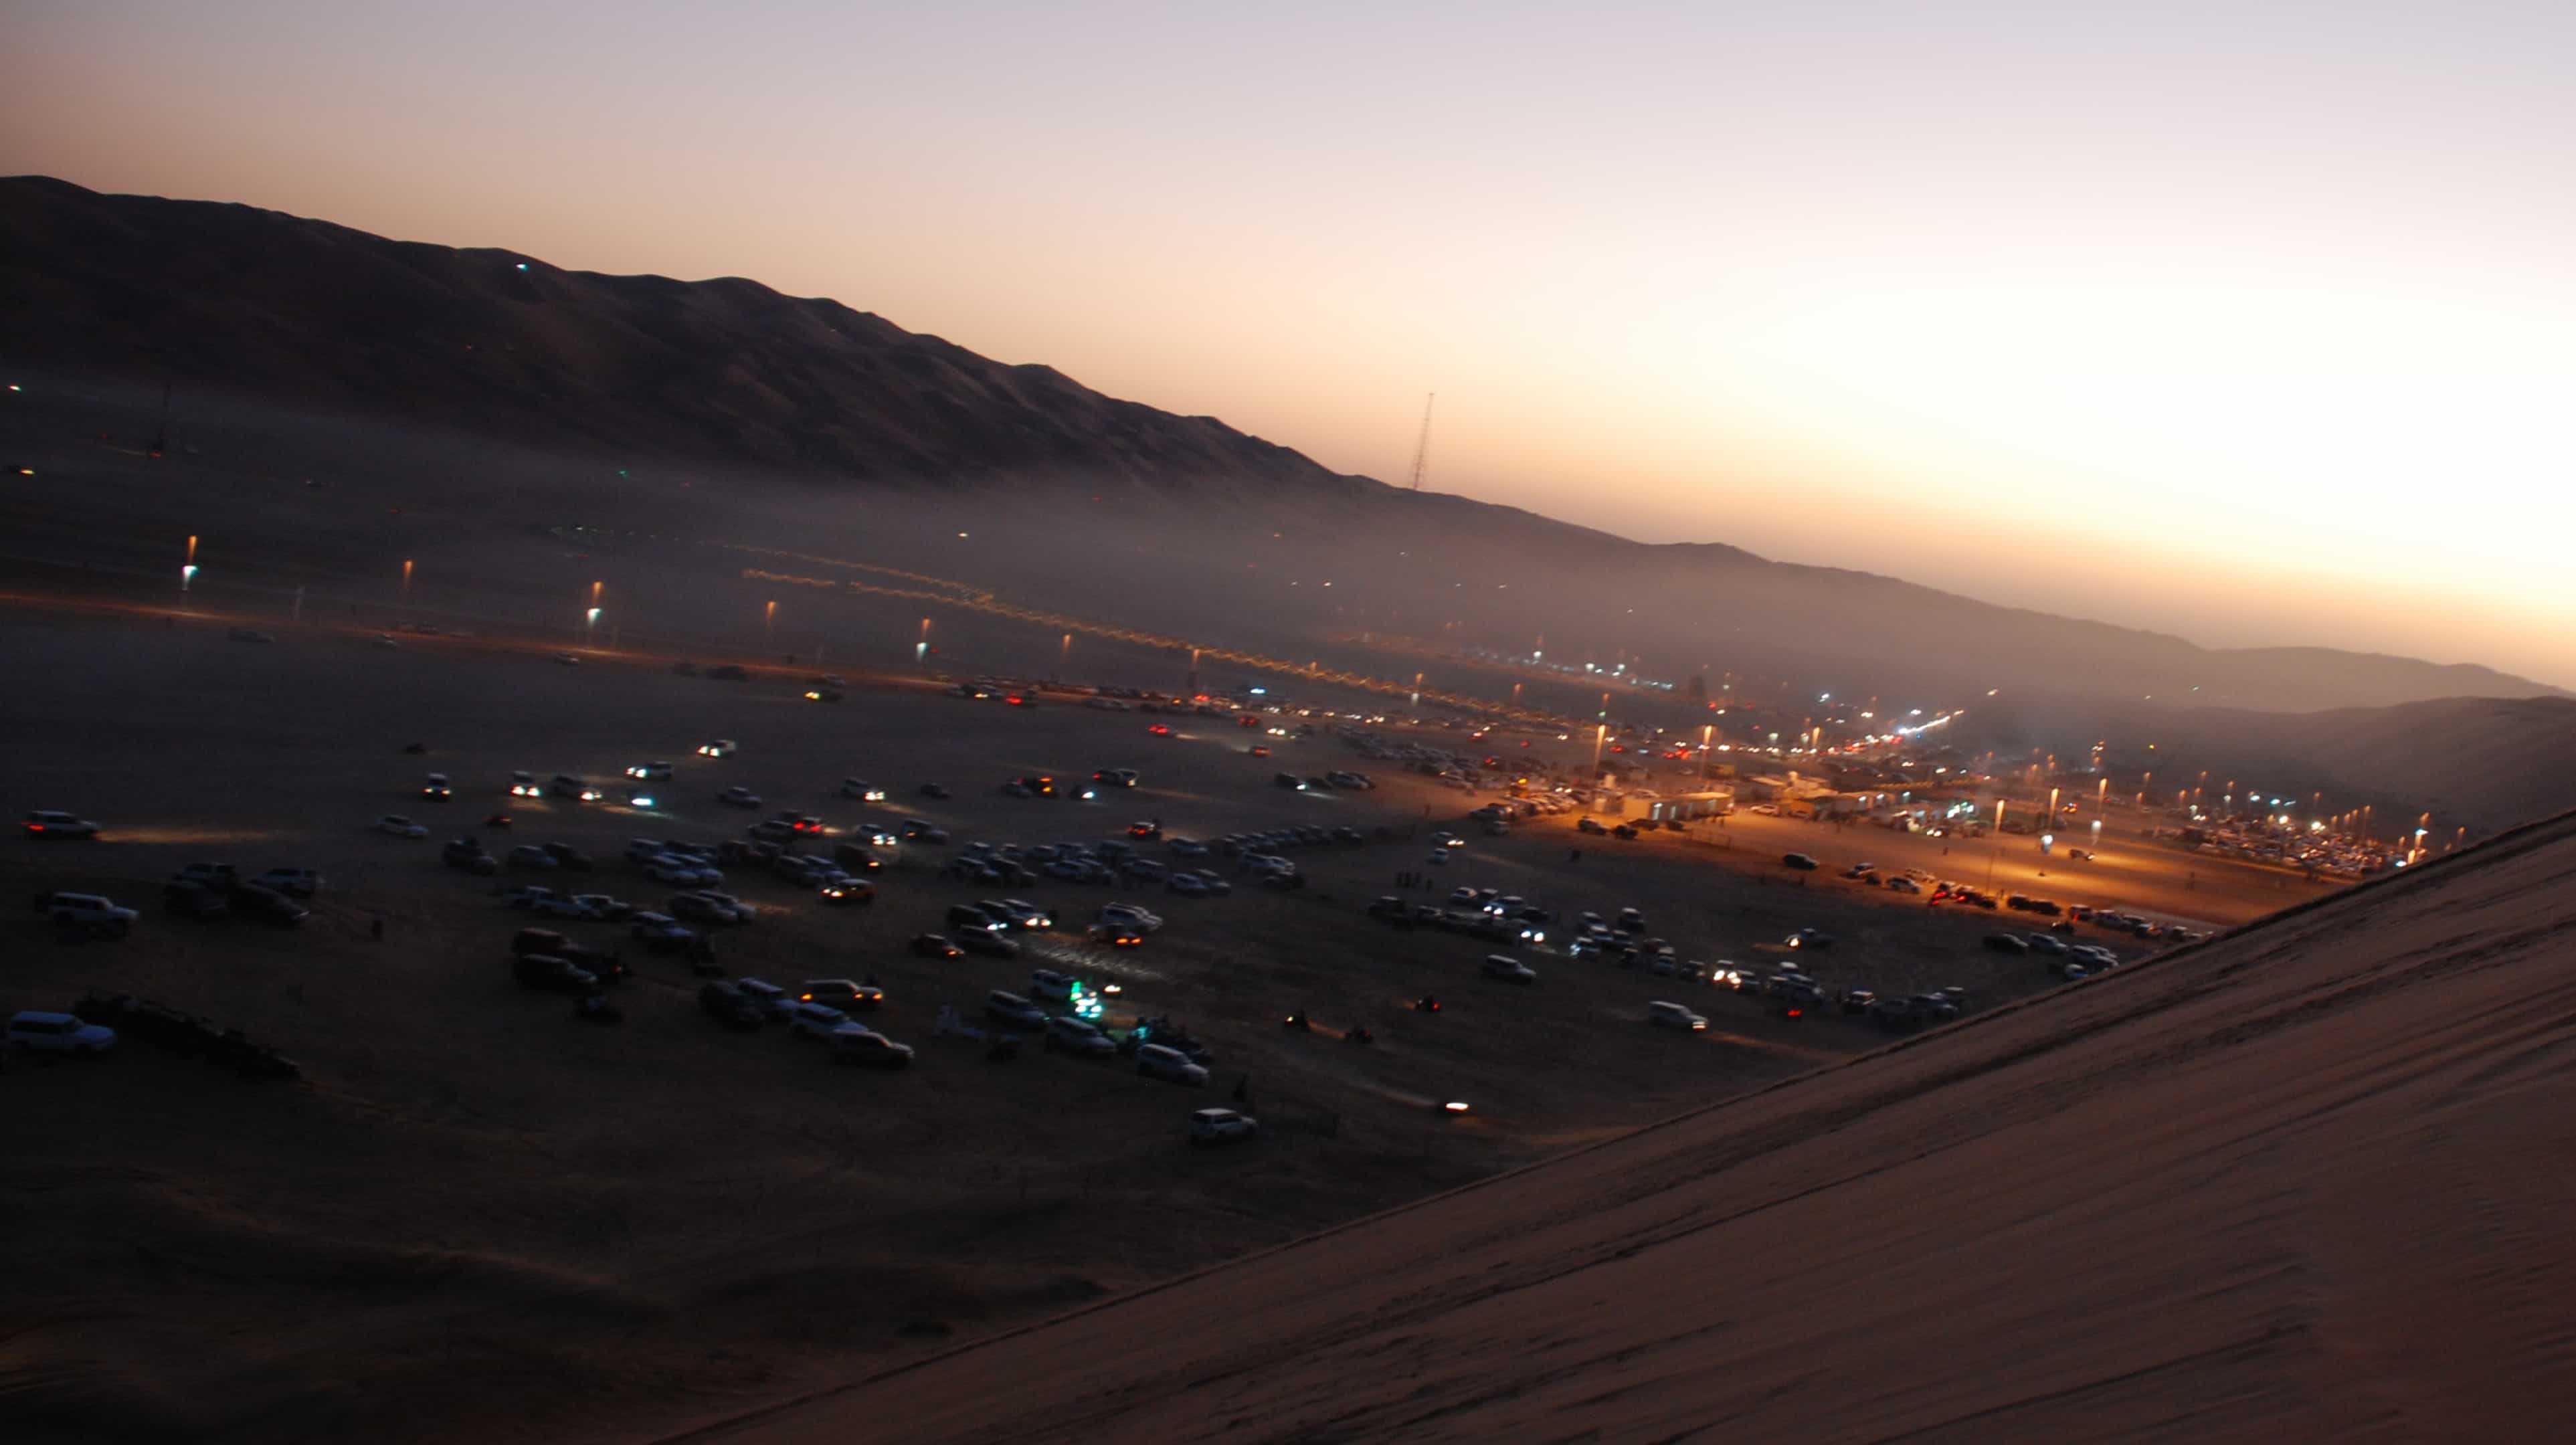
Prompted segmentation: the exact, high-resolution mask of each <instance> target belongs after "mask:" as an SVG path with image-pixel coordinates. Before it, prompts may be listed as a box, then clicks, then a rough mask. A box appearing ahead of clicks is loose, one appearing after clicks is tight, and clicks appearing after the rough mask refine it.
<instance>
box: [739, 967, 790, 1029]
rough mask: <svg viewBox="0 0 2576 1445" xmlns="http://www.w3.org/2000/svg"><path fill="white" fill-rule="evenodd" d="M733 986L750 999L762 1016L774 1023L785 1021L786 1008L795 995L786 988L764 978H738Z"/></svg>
mask: <svg viewBox="0 0 2576 1445" xmlns="http://www.w3.org/2000/svg"><path fill="white" fill-rule="evenodd" d="M733 986H734V987H735V988H738V989H740V990H742V996H743V997H744V998H747V999H749V1000H751V1002H752V1006H753V1007H754V1008H757V1009H759V1010H760V1015H761V1017H762V1018H765V1019H768V1020H770V1021H772V1022H774V1023H783V1022H785V1021H786V1019H787V1010H788V1009H789V1008H790V1007H791V1006H793V1005H794V1004H795V1002H796V999H795V997H794V996H793V995H791V994H789V993H788V992H787V990H785V989H783V988H780V987H779V986H778V985H776V984H774V983H771V982H770V981H769V980H767V979H765V978H738V979H735V980H734V985H733Z"/></svg>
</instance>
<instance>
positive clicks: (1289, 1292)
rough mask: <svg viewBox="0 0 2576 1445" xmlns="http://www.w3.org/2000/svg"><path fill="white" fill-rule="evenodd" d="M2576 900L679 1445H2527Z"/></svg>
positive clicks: (2454, 885)
mask: <svg viewBox="0 0 2576 1445" xmlns="http://www.w3.org/2000/svg"><path fill="white" fill-rule="evenodd" d="M2571 874H2576V819H2571V818H2566V817H2562V818H2560V819H2558V820H2556V821H2554V822H2551V823H2548V824H2544V825H2538V826H2535V827H2532V828H2529V829H2525V830H2522V831H2520V832H2518V833H2515V834H2512V835H2509V836H2507V837H2506V838H2504V839H2501V840H2499V841H2498V842H2497V843H2495V844H2493V845H2490V846H2488V847H2485V848H2481V849H2478V850H2476V851H2474V852H2471V853H2468V854H2464V855H2461V856H2460V857H2458V858H2456V859H2453V860H2449V861H2446V862H2444V863H2442V864H2438V865H2435V866H2433V867H2430V868H2427V869H2426V870H2424V871H2423V872H2422V873H2420V874H2418V875H2416V876H2413V877H2409V878H2404V879H2402V880H2397V881H2394V882H2392V883H2390V884H2387V885H2383V886H2378V887H2373V888H2368V889H2364V890H2360V891H2358V892H2355V893H2352V894H2348V895H2345V896H2343V897H2341V898H2338V899H2335V900H2331V901H2328V902H2325V903H2323V904H2321V905H2319V906H2316V907H2313V908H2311V909H2307V910H2303V911H2300V912H2296V913H2293V914H2291V915H2287V916H2284V917H2282V918H2279V919H2277V920H2275V921H2273V922H2270V923H2267V924H2265V925H2261V926H2258V927H2256V928H2254V929H2252V930H2248V931H2246V932H2243V933H2241V934H2238V935H2236V936H2234V937H2231V938H2228V939H2224V940H2221V941H2220V942H2218V943H2216V944H2214V945H2211V946H2208V947H2206V948H2203V949H2199V950H2193V951H2188V952H2185V953H2181V954H2177V955H2174V956H2171V957H2169V958H2168V959H2166V960H2164V961H2163V962H2161V963H2158V964H2156V965H2154V966H2151V967H2148V968H2143V969H2137V970H2132V971H2127V972H2124V973H2122V974H2120V975H2116V976H2113V977H2111V978H2109V979H2107V980H2103V981H2099V982H2096V983H2094V984H2092V985H2089V986H2086V987H2083V988H2079V989H2074V990H2069V991H2066V992H2064V993H2060V994H2056V995H2052V996H2049V997H2046V998H2042V999H2038V1000H2033V1001H2031V1002H2029V1003H2027V1004H2025V1005H2024V1006H2022V1007H2019V1008H2017V1009H2012V1010H2005V1011H1999V1012H1997V1013H1995V1014H1992V1015H1989V1016H1987V1017H1985V1018H1982V1019H1980V1020H1977V1021H1975V1022H1973V1023H1971V1024H1968V1025H1966V1026H1963V1027H1960V1028H1958V1029H1954V1030H1951V1031H1948V1032H1946V1033H1943V1034H1939V1035H1934V1036H1929V1037H1926V1038H1924V1039H1922V1040H1920V1041H1919V1042H1918V1043H1915V1044H1913V1045H1911V1046H1907V1047H1901V1048H1897V1049H1893V1050H1889V1051H1886V1052H1883V1053H1880V1054H1877V1055H1875V1056H1872V1057H1868V1058H1865V1059H1862V1060H1859V1061H1857V1062H1854V1063H1852V1064H1849V1065H1847V1066H1844V1067H1842V1068H1839V1069H1835V1070H1832V1071H1829V1072H1827V1073H1825V1074H1823V1075H1820V1076H1815V1077H1811V1078H1807V1079H1802V1080H1798V1081H1793V1082H1790V1083H1786V1084H1783V1085H1779V1086H1776V1087H1773V1088H1770V1089H1768V1090H1765V1091H1763V1092H1760V1093H1757V1094H1755V1095H1752V1096H1750V1097H1747V1098H1744V1099H1741V1100H1738V1101H1735V1102H1732V1103H1727V1104H1720V1105H1717V1106H1715V1107H1712V1108H1709V1109H1706V1110H1702V1111H1700V1112H1697V1113H1694V1114H1689V1115H1685V1116H1682V1117H1680V1118H1676V1119H1674V1120H1671V1121H1670V1122H1668V1123H1666V1124H1663V1125H1661V1126H1658V1127H1655V1128H1651V1129H1648V1130H1646V1131H1644V1132H1641V1133H1638V1134H1635V1135H1632V1136H1629V1137H1627V1138H1623V1139H1619V1140H1616V1141H1613V1142H1610V1143H1607V1144H1604V1145H1601V1146H1599V1147H1597V1148H1594V1149H1591V1150H1588V1151H1585V1152H1582V1153H1579V1154H1575V1155H1572V1156H1568V1157H1564V1158H1560V1159H1557V1160H1554V1161H1552V1162H1549V1163H1546V1164H1542V1165H1539V1166H1536V1167H1534V1168H1531V1169H1529V1170H1526V1171H1523V1172H1520V1173H1518V1174H1514V1175H1510V1176H1507V1177H1504V1178H1501V1179H1497V1180H1494V1181H1490V1182H1488V1183H1486V1184H1483V1185H1479V1186H1475V1187H1471V1188H1468V1189H1465V1190H1463V1191H1459V1192H1456V1193H1453V1194H1450V1195H1448V1196H1445V1197H1441V1198H1437V1199H1433V1200H1429V1201H1426V1202H1424V1203H1421V1204H1418V1205H1415V1206H1412V1207H1409V1208H1406V1209H1403V1210H1400V1211H1397V1212H1395V1213H1392V1214H1388V1215H1383V1216H1380V1217H1378V1218H1375V1219H1372V1220H1369V1221H1366V1222H1364V1223H1361V1224H1357V1225H1354V1226H1351V1227H1348V1228H1345V1229H1342V1230H1339V1231H1335V1232H1331V1233H1327V1234H1324V1235H1320V1236H1317V1237H1315V1238H1313V1239H1310V1240H1306V1241H1303V1242H1301V1243H1299V1244H1296V1245H1292V1246H1289V1247H1286V1248H1283V1249H1280V1250H1276V1251H1271V1252H1267V1253H1264V1254H1261V1255H1259V1256H1255V1257H1252V1258H1249V1259H1246V1260H1241V1261H1237V1262H1234V1263H1232V1264H1228V1265H1224V1266H1220V1267H1218V1268H1216V1269H1213V1270H1211V1271H1208V1272H1206V1273H1203V1274H1200V1275H1198V1276H1196V1277H1194V1278H1191V1279H1188V1280H1185V1281H1183V1282H1180V1283H1178V1284H1175V1285H1172V1286H1169V1287H1166V1288H1162V1289H1158V1290H1154V1291H1150V1292H1147V1293H1144V1294H1141V1295H1138V1296H1134V1297H1130V1298H1126V1299H1121V1300H1117V1301H1112V1302H1108V1303H1106V1304H1104V1305H1101V1306H1099V1307H1095V1308H1091V1309H1088V1310H1084V1311H1081V1312H1078V1313H1076V1314H1074V1315H1072V1316H1070V1317H1066V1318H1063V1319H1060V1320H1058V1321H1056V1322H1054V1323H1052V1324H1049V1325H1046V1326H1044V1327H1040V1328H1036V1329H1033V1330H1029V1331H1026V1332H1023V1333H1021V1334H1018V1335H1016V1336H1014V1337H1010V1338H1005V1339H1001V1340H996V1341H993V1342H991V1343H987V1344H984V1345H981V1346H978V1347H974V1348H970V1349H965V1350H961V1351H959V1352H956V1353H954V1354H952V1355H950V1356H948V1357H946V1358H943V1359H940V1360H938V1361H935V1362H932V1363H929V1364H925V1365H922V1366H919V1367H916V1368H911V1369H907V1370H903V1371H899V1372H895V1373H892V1374H889V1375H884V1376H880V1377H878V1378H875V1379H872V1380H868V1381H865V1382H861V1383H858V1384H855V1385H853V1386H851V1387H848V1388H846V1389H844V1390H842V1391H840V1392H837V1393H832V1394H827V1395H824V1396H820V1397H818V1398H815V1399H813V1400H810V1401H807V1402H805V1403H803V1404H802V1405H799V1406H796V1407H792V1408H787V1409H784V1410H780V1411H777V1412H774V1413H770V1414H768V1415H765V1416H761V1417H756V1418H752V1419H748V1420H745V1421H742V1422H739V1423H737V1424H735V1425H732V1426H730V1427H716V1428H712V1429H711V1430H710V1431H709V1432H708V1433H707V1434H706V1435H704V1436H701V1437H697V1438H721V1439H726V1440H738V1441H758V1442H763V1445H795V1442H805V1441H824V1440H847V1439H861V1438H868V1439H904V1440H916V1441H920V1440H993V1441H1000V1440H1032V1439H1074V1438H1081V1439H1106V1438H1122V1439H1142V1440H1196V1439H1220V1438H1222V1439H1297V1440H1337V1441H1348V1440H1363V1439H1369V1440H1398V1439H1400V1440H1408V1441H1424V1440H1460V1441H1467V1440H1474V1441H1491V1440H1531V1439H1586V1440H1594V1439H1598V1440H1648V1439H1656V1440H1670V1439H1682V1438H1690V1439H1715V1438H1721V1436H1722V1437H1724V1438H1739V1439H1801V1440H1887V1439H1899V1438H1904V1439H1915V1438H1936V1439H1947V1440H1961V1441H1967V1440H1996V1439H2018V1440H2051V1441H2061V1440H2079V1439H2106V1438H2129V1439H2138V1438H2157V1439H2172V1438H2192V1439H2213V1438H2224V1439H2265V1440H2279V1439H2284V1438H2289V1439H2328V1438H2333V1439H2349V1438H2364V1437H2367V1438H2382V1439H2392V1440H2394V1439H2407V1440H2416V1439H2462V1440H2510V1439H2529V1440H2539V1439H2563V1438H2565V1435H2564V1428H2565V1425H2566V1421H2567V1419H2568V1407H2567V1404H2566V1401H2567V1390H2568V1387H2569V1386H2570V1385H2571V1384H2576V1331H2571V1329H2570V1317H2571V1307H2570V1305H2569V1304H2568V1298H2569V1293H2570V1288H2571V1286H2576V1257H2571V1256H2576V1250H2571V1246H2570V1243H2569V1235H2568V1232H2567V1229H2566V1220H2567V1218H2568V1217H2569V1207H2570V1205H2571V1204H2576V1169H2571V1166H2570V1164H2569V1162H2568V1161H2569V1160H2570V1159H2571V1158H2576V1076H2571V1073H2570V1064H2571V1061H2576V1013H2571V1012H2570V1010H2569V1007H2568V1005H2567V1003H2566V998H2565V980H2566V969H2567V964H2568V963H2569V961H2570V957H2571V944H2570V942H2569V940H2570V938H2571V936H2576V935H2572V934H2571V930H2576V892H2571V891H2570V889H2569V882H2570V878H2571ZM999 1380H1008V1381H1011V1382H1013V1386H1014V1387H1013V1388H1012V1389H1009V1390H1007V1391H1003V1390H996V1389H994V1388H992V1385H993V1382H995V1381H999Z"/></svg>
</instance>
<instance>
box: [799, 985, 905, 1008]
mask: <svg viewBox="0 0 2576 1445" xmlns="http://www.w3.org/2000/svg"><path fill="white" fill-rule="evenodd" d="M796 1001H797V1002H798V1003H819V1004H829V1005H831V1006H832V1007H833V1008H836V1009H840V1010H842V1011H843V1012H845V1013H847V1012H856V1011H857V1010H860V1009H872V1008H875V1007H877V1006H878V1005H880V1004H882V1003H884V1002H885V990H884V989H881V988H879V987H877V986H876V985H875V984H872V983H860V982H858V981H856V980H855V979H847V978H809V979H807V980H805V985H804V987H802V988H800V989H798V990H797V993H796Z"/></svg>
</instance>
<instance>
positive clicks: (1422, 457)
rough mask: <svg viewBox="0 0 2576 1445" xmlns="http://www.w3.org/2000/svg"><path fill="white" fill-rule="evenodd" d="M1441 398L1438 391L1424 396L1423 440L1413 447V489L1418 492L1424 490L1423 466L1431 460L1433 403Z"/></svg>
mask: <svg viewBox="0 0 2576 1445" xmlns="http://www.w3.org/2000/svg"><path fill="white" fill-rule="evenodd" d="M1439 398H1440V393H1438V392H1436V391H1435V392H1431V393H1428V394H1427V395H1425V396H1424V397H1423V398H1422V440H1421V441H1419V442H1416V443H1414V447H1413V490H1415V491H1417V492H1418V491H1421V490H1422V468H1423V466H1424V465H1425V464H1427V463H1428V462H1429V461H1430V460H1431V403H1433V402H1434V401H1437V400H1439Z"/></svg>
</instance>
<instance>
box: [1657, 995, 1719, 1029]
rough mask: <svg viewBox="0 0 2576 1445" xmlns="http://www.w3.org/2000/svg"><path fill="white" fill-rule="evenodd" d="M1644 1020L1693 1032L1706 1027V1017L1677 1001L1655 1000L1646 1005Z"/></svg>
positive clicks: (1662, 1026)
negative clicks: (1655, 1001) (1664, 1001)
mask: <svg viewBox="0 0 2576 1445" xmlns="http://www.w3.org/2000/svg"><path fill="white" fill-rule="evenodd" d="M1646 1022H1648V1023H1650V1024H1654V1025H1656V1026H1657V1027H1660V1028H1668V1029H1689V1030H1692V1031H1693V1032H1697V1031H1698V1030H1701V1029H1704V1028H1707V1027H1708V1020H1707V1019H1704V1018H1702V1017H1700V1016H1699V1015H1698V1014H1695V1013H1692V1012H1691V1011H1690V1010H1689V1009H1686V1008H1684V1007H1682V1006H1681V1005H1680V1004H1677V1003H1661V1002H1657V1003H1650V1004H1648V1005H1646Z"/></svg>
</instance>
